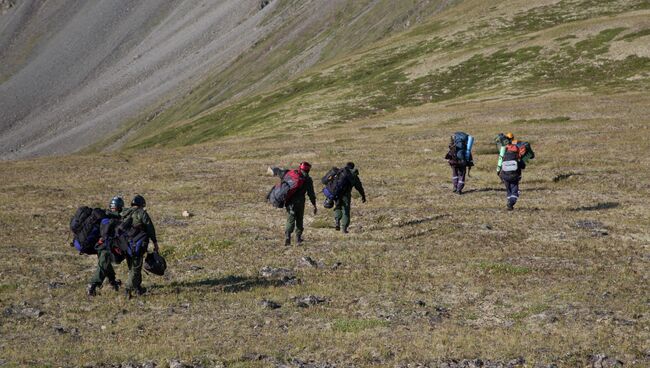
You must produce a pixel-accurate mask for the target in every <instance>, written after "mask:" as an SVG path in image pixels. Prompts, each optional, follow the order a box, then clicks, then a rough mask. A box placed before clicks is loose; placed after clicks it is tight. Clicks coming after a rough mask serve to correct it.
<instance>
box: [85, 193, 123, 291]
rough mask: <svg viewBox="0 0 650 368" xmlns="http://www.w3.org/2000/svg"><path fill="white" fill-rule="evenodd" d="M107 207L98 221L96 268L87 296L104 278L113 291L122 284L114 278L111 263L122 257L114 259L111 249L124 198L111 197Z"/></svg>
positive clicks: (117, 289) (98, 286)
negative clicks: (104, 215) (104, 214)
mask: <svg viewBox="0 0 650 368" xmlns="http://www.w3.org/2000/svg"><path fill="white" fill-rule="evenodd" d="M108 208H109V209H108V210H106V217H104V218H103V219H102V220H101V222H100V227H99V228H100V238H99V241H98V242H97V245H95V250H96V251H97V269H96V270H95V273H94V274H93V277H92V278H91V279H90V283H89V284H88V288H87V289H86V293H87V294H88V296H95V295H96V294H97V288H101V287H102V284H103V283H104V279H108V283H109V284H110V285H111V287H112V288H113V290H115V291H119V289H120V285H121V284H122V281H120V280H117V279H116V278H115V270H114V269H113V265H112V263H113V262H115V263H119V262H121V261H122V258H120V259H116V256H115V255H114V254H112V249H114V248H117V236H116V228H117V225H118V224H119V223H120V220H121V218H122V217H121V216H120V212H122V209H123V208H124V200H123V199H122V198H121V197H113V198H112V199H111V202H110V204H109V206H108ZM118 249H119V248H118Z"/></svg>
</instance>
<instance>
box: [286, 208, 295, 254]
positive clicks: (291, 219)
mask: <svg viewBox="0 0 650 368" xmlns="http://www.w3.org/2000/svg"><path fill="white" fill-rule="evenodd" d="M285 209H286V210H287V223H286V224H285V226H284V245H291V234H292V233H293V230H294V228H295V226H296V213H295V211H294V208H293V205H286V206H285Z"/></svg>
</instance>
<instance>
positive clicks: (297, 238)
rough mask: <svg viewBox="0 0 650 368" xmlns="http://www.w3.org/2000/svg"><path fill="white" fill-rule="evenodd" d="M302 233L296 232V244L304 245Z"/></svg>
mask: <svg viewBox="0 0 650 368" xmlns="http://www.w3.org/2000/svg"><path fill="white" fill-rule="evenodd" d="M302 241H303V239H302V234H296V244H297V245H302Z"/></svg>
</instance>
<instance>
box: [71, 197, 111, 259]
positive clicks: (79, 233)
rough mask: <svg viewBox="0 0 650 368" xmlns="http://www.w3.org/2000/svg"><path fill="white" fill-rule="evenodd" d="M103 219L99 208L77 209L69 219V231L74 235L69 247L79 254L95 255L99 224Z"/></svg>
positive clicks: (103, 214) (104, 215) (103, 215)
mask: <svg viewBox="0 0 650 368" xmlns="http://www.w3.org/2000/svg"><path fill="white" fill-rule="evenodd" d="M105 217H106V213H105V212H104V210H102V209H101V208H92V209H91V208H90V207H86V206H83V207H79V208H78V209H77V212H75V214H74V216H72V219H70V230H71V231H72V233H73V234H74V239H73V241H72V243H71V244H70V246H72V247H74V248H75V249H77V250H78V251H79V253H84V254H97V250H96V249H95V245H96V244H97V242H98V241H99V238H100V223H101V221H102V219H104V218H105Z"/></svg>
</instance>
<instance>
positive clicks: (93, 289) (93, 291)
mask: <svg viewBox="0 0 650 368" xmlns="http://www.w3.org/2000/svg"><path fill="white" fill-rule="evenodd" d="M86 295H88V296H95V295H97V285H95V284H88V287H87V288H86Z"/></svg>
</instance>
